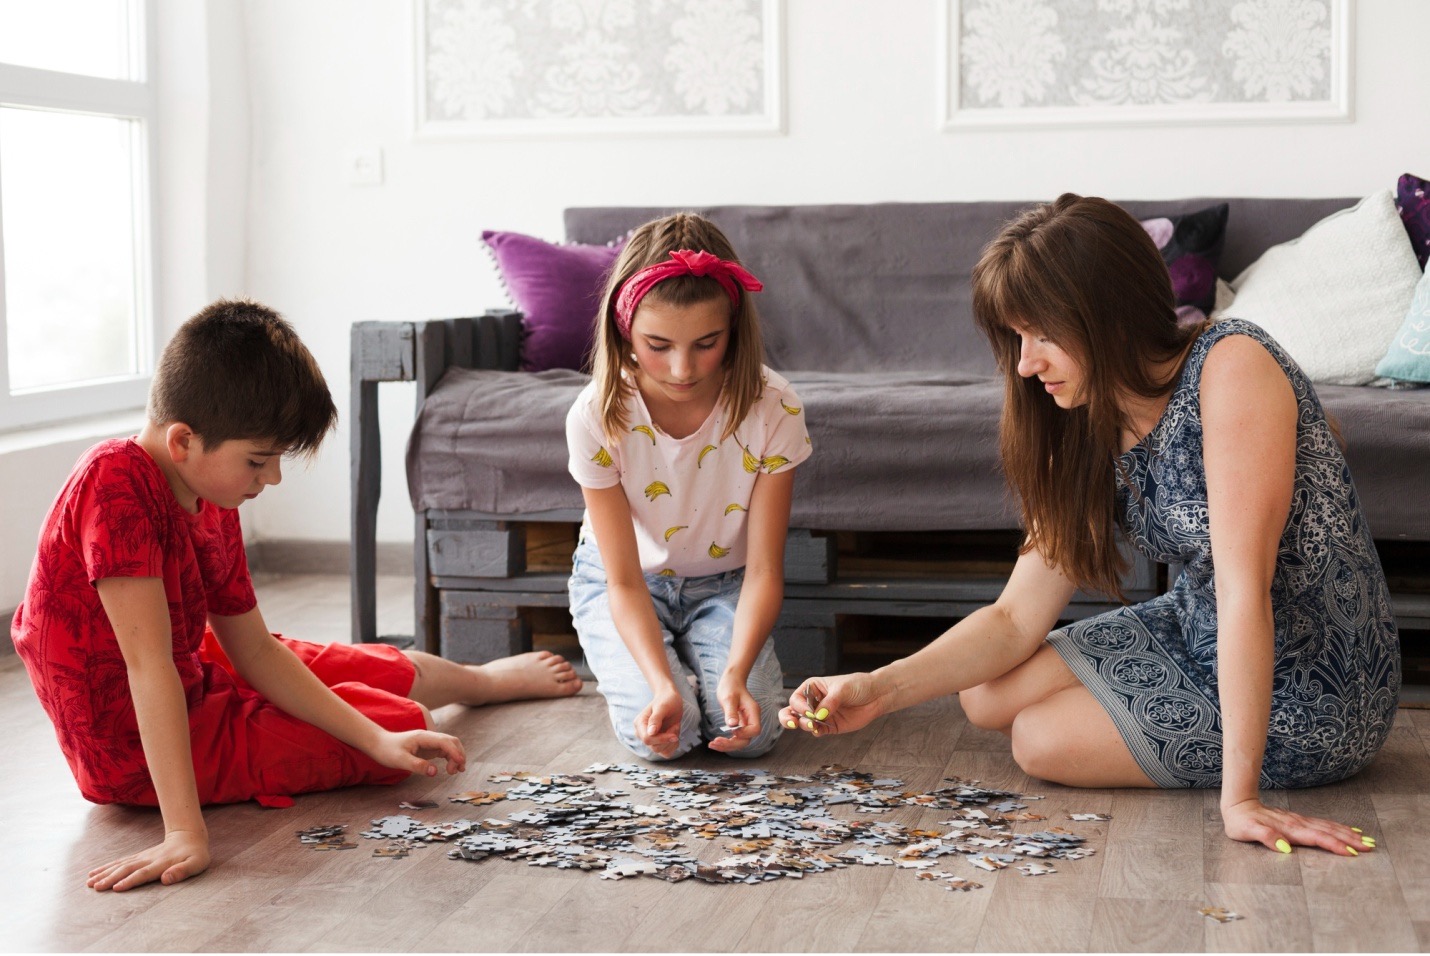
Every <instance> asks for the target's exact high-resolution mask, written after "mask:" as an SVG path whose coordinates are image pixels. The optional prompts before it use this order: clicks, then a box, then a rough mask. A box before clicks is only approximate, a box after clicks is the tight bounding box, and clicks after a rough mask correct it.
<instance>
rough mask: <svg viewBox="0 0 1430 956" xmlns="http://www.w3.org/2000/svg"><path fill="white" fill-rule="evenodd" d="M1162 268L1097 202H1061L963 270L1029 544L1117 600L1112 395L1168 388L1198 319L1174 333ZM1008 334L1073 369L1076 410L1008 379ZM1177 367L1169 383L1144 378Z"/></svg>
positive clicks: (1122, 424)
mask: <svg viewBox="0 0 1430 956" xmlns="http://www.w3.org/2000/svg"><path fill="white" fill-rule="evenodd" d="M1175 307H1176V300H1175V297H1174V296H1173V293H1172V282H1171V278H1170V276H1169V275H1168V274H1167V266H1166V265H1165V264H1164V263H1163V262H1162V256H1161V254H1160V253H1159V252H1158V251H1157V247H1156V245H1155V244H1154V243H1153V242H1152V240H1151V238H1150V237H1149V236H1148V235H1147V232H1146V230H1144V229H1143V228H1142V226H1141V224H1140V223H1138V221H1137V220H1136V219H1134V218H1132V216H1131V215H1129V214H1128V213H1127V212H1126V211H1125V210H1123V209H1122V208H1121V207H1120V206H1116V205H1114V204H1113V203H1110V202H1108V201H1107V200H1105V199H1097V198H1091V197H1088V198H1084V197H1082V196H1077V195H1074V194H1072V193H1064V194H1063V195H1062V196H1059V197H1058V199H1057V200H1056V201H1055V202H1051V203H1047V204H1045V205H1041V206H1037V207H1034V208H1032V209H1029V210H1028V211H1026V212H1024V213H1023V214H1022V215H1021V216H1019V217H1018V218H1017V219H1015V220H1014V221H1013V222H1011V223H1009V224H1008V225H1007V226H1006V227H1005V228H1004V229H1003V231H1002V233H1000V234H999V236H998V237H997V238H996V239H994V240H993V241H992V242H990V243H989V244H988V245H987V247H985V248H984V250H983V256H982V258H981V259H980V260H979V262H978V265H977V266H975V267H974V269H973V315H974V319H975V320H976V321H977V323H978V325H979V326H980V327H981V328H982V330H983V333H984V334H985V335H986V336H987V337H988V341H989V342H990V343H991V344H992V346H993V354H994V356H995V357H996V358H997V359H998V365H999V368H1001V369H1002V371H1003V373H1004V378H1005V385H1006V389H1005V400H1004V403H1003V417H1002V420H1001V422H1000V428H999V432H1000V445H1001V452H1002V459H1003V470H1004V472H1005V473H1006V474H1007V477H1008V481H1009V483H1010V484H1011V485H1012V486H1013V489H1014V491H1015V492H1016V494H1017V497H1018V499H1019V503H1020V504H1021V506H1022V511H1023V522H1024V526H1025V527H1026V528H1027V531H1028V537H1027V540H1026V541H1025V542H1024V544H1023V546H1022V548H1021V549H1020V550H1021V551H1022V552H1023V553H1026V552H1028V551H1029V550H1032V549H1033V548H1037V549H1038V550H1039V551H1040V552H1041V553H1042V554H1043V556H1044V557H1045V558H1046V559H1047V560H1048V561H1049V562H1051V563H1052V564H1053V565H1054V566H1056V567H1059V568H1061V569H1062V571H1063V572H1064V573H1065V574H1067V575H1068V577H1070V578H1071V579H1072V580H1073V581H1075V582H1076V583H1077V584H1078V585H1079V586H1081V587H1084V588H1088V589H1092V590H1097V591H1101V592H1103V593H1105V594H1109V595H1113V596H1116V597H1118V598H1122V596H1123V595H1122V589H1121V584H1120V580H1121V576H1122V573H1123V572H1124V571H1125V570H1126V567H1127V562H1126V559H1125V558H1123V557H1122V555H1121V554H1120V553H1119V552H1118V549H1117V540H1118V537H1119V532H1118V528H1117V520H1116V476H1117V473H1118V467H1119V466H1118V463H1117V459H1118V456H1119V454H1120V452H1121V447H1122V446H1121V437H1122V433H1123V431H1124V430H1125V429H1128V428H1129V427H1130V422H1129V420H1128V417H1127V414H1126V413H1125V412H1124V411H1123V397H1124V396H1126V395H1140V396H1142V397H1144V398H1152V397H1155V396H1158V395H1161V394H1164V393H1165V392H1166V390H1167V389H1168V388H1169V387H1171V385H1172V383H1173V382H1175V381H1176V380H1177V376H1178V375H1180V373H1181V366H1182V363H1183V362H1184V361H1185V356H1186V353H1187V350H1188V348H1189V347H1190V346H1191V344H1192V342H1193V341H1194V340H1195V339H1196V338H1197V336H1198V335H1200V334H1201V333H1202V332H1203V331H1204V330H1205V329H1206V327H1207V325H1208V324H1209V323H1207V322H1199V323H1195V324H1191V325H1178V323H1177V315H1176V311H1175ZM1013 327H1020V328H1023V329H1025V330H1027V331H1029V332H1032V333H1035V334H1037V335H1041V336H1045V337H1047V338H1048V339H1051V340H1052V341H1053V342H1054V343H1056V344H1057V345H1058V346H1059V347H1060V348H1062V349H1063V350H1064V351H1065V352H1067V353H1068V355H1069V356H1071V357H1072V358H1073V359H1074V360H1076V361H1077V362H1078V364H1079V365H1081V366H1082V370H1083V374H1084V383H1083V388H1084V389H1085V390H1086V391H1085V395H1086V399H1087V400H1086V402H1085V403H1084V404H1083V405H1082V406H1080V407H1078V408H1073V409H1069V410H1066V411H1065V410H1062V409H1060V408H1058V407H1057V405H1056V404H1055V403H1054V402H1053V400H1052V398H1051V397H1049V396H1048V395H1047V394H1046V392H1045V390H1044V389H1043V385H1042V383H1041V382H1040V381H1038V379H1037V378H1036V377H1033V378H1027V379H1025V378H1023V377H1022V376H1020V375H1019V374H1018V357H1019V339H1018V335H1017V333H1016V332H1014V331H1013ZM1174 359H1180V361H1178V362H1176V364H1175V365H1174V366H1173V367H1172V371H1171V373H1170V376H1169V377H1165V378H1164V377H1161V376H1159V375H1157V374H1156V372H1155V370H1156V369H1159V368H1161V367H1163V363H1167V362H1171V361H1172V360H1174Z"/></svg>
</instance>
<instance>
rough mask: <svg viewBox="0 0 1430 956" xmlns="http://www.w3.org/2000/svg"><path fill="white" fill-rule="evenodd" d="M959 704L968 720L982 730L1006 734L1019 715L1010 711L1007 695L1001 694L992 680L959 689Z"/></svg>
mask: <svg viewBox="0 0 1430 956" xmlns="http://www.w3.org/2000/svg"><path fill="white" fill-rule="evenodd" d="M958 704H959V706H960V707H962V708H963V716H965V717H967V718H968V722H969V723H970V724H972V725H973V726H975V727H978V728H980V729H981V730H997V731H1001V732H1002V733H1005V734H1006V733H1008V730H1009V728H1010V727H1011V726H1012V724H1013V719H1014V717H1016V716H1017V715H1016V714H1014V713H1010V712H1009V710H1008V702H1007V699H1006V696H1005V695H1002V694H999V693H998V691H997V690H996V689H995V688H994V687H993V686H992V682H991V681H990V682H988V683H984V684H979V685H977V686H976V687H969V688H968V689H966V690H961V691H959V692H958Z"/></svg>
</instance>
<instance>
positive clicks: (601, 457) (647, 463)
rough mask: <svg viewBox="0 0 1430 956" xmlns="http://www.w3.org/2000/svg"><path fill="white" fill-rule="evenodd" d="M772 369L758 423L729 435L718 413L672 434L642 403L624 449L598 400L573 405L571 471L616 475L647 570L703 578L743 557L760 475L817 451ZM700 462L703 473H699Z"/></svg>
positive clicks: (591, 479) (586, 477)
mask: <svg viewBox="0 0 1430 956" xmlns="http://www.w3.org/2000/svg"><path fill="white" fill-rule="evenodd" d="M762 373H763V374H762V375H761V379H760V384H761V385H762V386H763V387H764V393H763V395H762V396H761V397H760V399H759V400H757V402H756V406H755V407H753V408H752V409H751V412H750V417H749V418H748V419H747V420H746V421H745V422H744V423H742V424H741V426H740V428H739V429H738V430H737V431H731V432H729V433H727V432H726V431H725V430H724V428H723V422H722V421H721V418H722V415H721V413H720V411H719V410H718V409H717V410H716V411H714V412H713V413H712V414H710V415H709V417H708V418H707V421H706V423H705V424H703V425H702V426H701V428H700V429H699V430H698V431H697V432H696V433H695V434H693V435H689V436H686V437H682V438H680V439H676V438H672V437H671V436H669V435H667V434H665V433H664V432H662V431H661V429H660V427H659V426H657V425H656V424H655V420H654V419H653V418H652V417H651V415H650V411H649V409H648V407H647V406H646V405H645V403H644V400H643V399H641V398H638V399H636V401H635V404H634V405H633V406H632V407H631V411H632V412H633V413H634V414H633V417H631V418H628V419H627V422H626V425H625V427H626V429H627V431H626V437H627V438H628V439H629V440H628V441H627V442H626V443H625V444H622V445H616V444H611V443H610V442H609V441H608V440H606V439H605V438H604V437H603V434H602V429H601V424H600V422H599V416H598V415H596V414H595V413H594V409H595V407H596V404H595V401H594V397H593V396H592V395H589V394H586V393H583V394H585V395H586V397H585V399H583V401H584V404H582V405H580V406H579V407H577V406H573V411H572V413H571V415H568V439H569V442H570V447H571V452H572V455H571V459H570V461H569V463H568V468H569V470H570V471H571V473H572V474H573V476H575V477H576V479H577V481H578V483H580V484H582V485H585V486H587V487H608V486H609V485H610V483H611V482H612V481H613V477H612V476H613V473H614V474H615V475H616V476H618V478H619V483H620V484H621V485H622V486H624V488H625V493H626V495H627V500H629V501H630V502H631V513H632V517H633V518H634V519H635V522H636V526H637V529H636V530H637V536H638V542H639V550H640V553H641V558H642V564H643V565H644V567H645V568H646V573H647V574H660V575H662V576H664V577H677V578H678V577H680V576H682V575H687V574H689V575H700V574H706V573H714V571H715V570H717V569H718V570H725V569H727V568H729V567H730V566H731V565H732V564H735V563H736V562H739V561H742V560H743V556H744V553H745V548H746V531H747V528H746V525H747V522H748V521H749V520H750V512H751V511H752V510H753V509H752V507H751V505H750V497H749V496H750V494H751V489H752V487H753V485H754V484H755V482H756V481H757V480H758V477H759V475H761V474H762V473H763V474H781V473H784V472H787V471H793V470H794V468H795V466H796V465H797V464H798V463H799V462H801V461H803V460H804V458H805V457H806V456H807V455H808V454H809V446H810V445H812V444H813V443H812V442H810V440H809V433H808V430H807V428H806V420H805V419H806V416H805V415H804V408H803V405H804V402H802V401H801V400H800V398H799V396H798V395H797V394H796V393H795V391H794V390H793V389H792V388H791V387H790V386H789V384H788V382H787V381H786V380H785V379H784V378H783V377H782V376H780V375H779V374H778V373H777V372H773V371H771V370H769V369H763V370H762ZM578 421H579V425H580V428H579V430H578V429H577V427H576V425H577V422H578ZM637 434H639V435H643V436H645V437H646V438H648V439H650V443H649V444H647V443H646V442H644V441H641V440H640V439H639V438H637V437H636V435H637ZM587 436H589V439H588V440H587ZM687 439H688V440H687ZM726 439H729V441H728V442H727V441H726ZM578 441H580V444H577V442H578ZM578 448H579V449H580V451H579V452H578V451H577V449H578ZM706 459H709V461H708V462H707V460H706ZM692 460H693V464H694V465H695V468H697V469H701V470H700V471H694V470H692V469H691V464H692ZM707 464H709V466H710V467H708V468H706V467H705V466H706V465H707ZM642 479H643V480H642ZM638 495H640V496H643V497H644V499H645V500H644V502H642V501H641V497H638ZM664 498H669V499H670V500H669V501H664V500H662V499H664ZM717 525H718V527H717ZM702 541H704V542H705V547H703V548H702V547H701V545H700V542H702ZM706 569H709V570H706Z"/></svg>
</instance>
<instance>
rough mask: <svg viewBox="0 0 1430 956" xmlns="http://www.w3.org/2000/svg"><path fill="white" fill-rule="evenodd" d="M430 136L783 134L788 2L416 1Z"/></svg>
mask: <svg viewBox="0 0 1430 956" xmlns="http://www.w3.org/2000/svg"><path fill="white" fill-rule="evenodd" d="M413 4H414V17H413V23H414V31H413V33H414V35H413V53H414V55H413V76H414V107H415V124H414V125H415V135H416V138H417V139H419V140H431V139H469V138H478V137H493V136H497V137H502V136H505V137H526V136H546V135H559V136H570V135H582V134H594V135H603V134H641V133H672V132H673V133H782V132H784V36H783V33H784V9H783V7H784V0H720V2H718V3H712V2H709V0H544V2H541V3H532V2H529V0H413Z"/></svg>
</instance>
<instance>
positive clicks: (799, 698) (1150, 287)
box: [781, 194, 1400, 855]
mask: <svg viewBox="0 0 1430 956" xmlns="http://www.w3.org/2000/svg"><path fill="white" fill-rule="evenodd" d="M973 308H974V314H975V317H976V319H977V321H978V323H979V326H980V327H981V328H982V330H983V332H984V334H985V335H987V336H988V339H989V341H990V342H991V343H992V345H993V350H994V353H995V355H996V356H997V359H998V363H999V367H1000V368H1001V369H1002V370H1003V371H1004V373H1005V375H1006V377H1007V397H1006V402H1005V405H1004V410H1003V417H1002V422H1001V445H1002V449H1001V450H1002V457H1003V463H1004V469H1005V471H1006V472H1007V474H1008V477H1009V479H1010V481H1011V482H1012V485H1013V488H1014V490H1015V492H1016V494H1017V497H1018V499H1019V502H1020V505H1021V508H1022V512H1023V519H1024V526H1025V527H1026V528H1027V531H1028V533H1027V538H1026V540H1025V542H1024V544H1023V546H1022V548H1021V555H1020V557H1019V559H1018V561H1017V563H1016V565H1015V566H1014V568H1013V572H1012V574H1011V576H1010V578H1009V580H1008V584H1007V586H1006V587H1005V588H1004V590H1003V593H1002V594H1001V595H1000V596H999V598H998V600H997V601H996V602H994V603H993V604H992V605H990V606H989V607H986V608H982V609H980V610H978V611H977V612H975V613H973V614H971V615H969V616H968V617H967V618H965V619H963V620H962V621H960V622H959V623H958V624H957V625H955V626H954V627H953V628H951V629H950V630H949V631H948V632H946V633H945V634H943V635H942V636H941V637H939V638H938V639H937V640H936V641H934V642H933V643H931V644H930V645H929V646H927V647H925V648H924V649H922V650H920V651H919V652H917V653H915V654H913V655H911V656H909V657H907V658H905V659H903V660H899V661H896V662H894V663H892V664H890V665H888V666H887V667H882V668H880V669H878V670H876V671H875V672H873V673H872V674H849V675H844V676H840V677H830V678H814V679H811V680H809V681H806V682H805V684H804V685H802V686H801V687H800V689H799V690H798V691H796V692H795V693H794V695H793V696H792V698H791V702H790V706H789V707H787V708H786V709H785V710H784V712H782V713H781V720H782V721H783V722H784V723H785V726H787V727H792V728H794V727H798V728H799V729H803V730H805V731H808V732H811V733H814V734H817V735H818V734H827V733H843V732H847V731H851V730H855V729H857V728H859V727H862V726H864V725H865V724H867V723H868V722H869V721H870V720H872V719H873V718H875V717H877V716H879V715H881V714H885V713H889V712H891V711H895V710H899V709H901V708H903V707H908V706H911V705H913V704H917V703H921V702H923V701H925V700H929V699H931V698H933V697H937V696H940V695H943V694H949V693H955V692H957V693H959V694H960V702H961V704H962V706H963V709H964V712H965V713H966V715H967V717H968V719H969V720H970V721H972V722H973V723H974V724H975V725H977V726H980V727H985V728H991V729H997V730H1001V731H1003V732H1004V733H1007V734H1008V735H1009V736H1010V737H1011V740H1012V750H1013V757H1014V759H1015V760H1016V761H1017V762H1018V764H1019V766H1020V767H1022V768H1023V769H1024V770H1025V771H1026V772H1027V773H1029V774H1031V775H1033V776H1037V777H1041V778H1043V779H1046V780H1051V781H1055V782H1058V783H1062V784H1066V785H1069V786H1079V787H1212V786H1219V787H1221V809H1222V819H1223V824H1224V827H1225V830H1226V834H1227V836H1229V837H1231V838H1232V839H1235V840H1243V841H1250V842H1260V843H1263V844H1265V845H1266V846H1268V847H1271V848H1274V849H1277V850H1280V851H1281V852H1283V853H1290V852H1291V845H1292V844H1300V845H1305V846H1319V847H1323V848H1325V849H1327V850H1330V851H1331V852H1334V853H1339V854H1342V855H1354V854H1356V853H1357V852H1359V851H1360V850H1362V849H1365V848H1370V847H1372V846H1373V845H1374V841H1373V840H1371V839H1370V838H1369V837H1363V836H1362V835H1361V834H1360V833H1359V831H1358V830H1355V829H1354V828H1352V827H1349V826H1345V825H1342V824H1340V823H1335V822H1332V821H1329V820H1321V819H1314V818H1309V817H1303V816H1300V815H1298V814H1295V813H1291V812H1289V811H1287V810H1282V809H1278V808H1275V807H1268V806H1266V805H1264V804H1263V803H1262V802H1261V800H1260V798H1259V791H1260V790H1261V789H1262V788H1280V787H1308V786H1316V785H1319V784H1325V783H1330V782H1332V781H1335V780H1340V779H1343V778H1345V777H1348V776H1350V775H1351V774H1354V773H1356V772H1357V771H1358V770H1360V769H1361V768H1362V767H1364V766H1365V765H1366V764H1367V763H1369V762H1370V760H1371V759H1372V758H1373V757H1374V756H1375V754H1376V752H1377V751H1378V750H1379V749H1380V746H1381V745H1382V744H1383V743H1384V741H1385V738H1386V736H1387V734H1388V733H1389V731H1390V726H1391V722H1392V721H1393V719H1394V715H1395V706H1396V698H1397V695H1398V693H1399V690H1400V663H1399V660H1400V655H1399V645H1398V641H1397V635H1396V627H1395V619H1394V616H1393V614H1392V612H1391V608H1390V601H1389V596H1388V589H1387V586H1386V582H1385V576H1384V572H1383V571H1382V570H1381V567H1380V562H1379V559H1378V557H1377V555H1376V552H1375V548H1374V546H1373V544H1372V542H1371V536H1370V531H1369V529H1368V528H1367V527H1366V523H1365V519H1364V517H1363V516H1362V514H1361V510H1360V503H1359V500H1358V498H1357V497H1356V493H1355V488H1354V486H1353V485H1352V483H1351V480H1350V472H1349V471H1348V469H1347V467H1346V463H1345V459H1344V457H1343V456H1342V454H1341V451H1340V448H1339V445H1338V444H1337V441H1336V438H1335V435H1334V433H1333V429H1332V425H1331V424H1330V422H1329V421H1328V420H1327V417H1326V415H1325V413H1324V411H1323V410H1322V408H1321V405H1320V402H1319V400H1318V399H1317V397H1316V394H1315V391H1314V389H1312V387H1311V385H1310V383H1309V382H1308V381H1307V379H1306V377H1305V376H1304V375H1303V374H1302V372H1301V370H1300V369H1299V368H1298V367H1297V366H1296V364H1295V362H1294V361H1292V360H1291V358H1290V357H1289V356H1288V355H1287V354H1286V353H1285V352H1284V351H1283V350H1282V349H1281V348H1280V346H1278V345H1277V344H1276V343H1275V342H1274V341H1273V340H1272V339H1271V338H1270V337H1269V336H1268V335H1267V334H1266V333H1265V332H1263V331H1262V330H1261V329H1260V328H1258V327H1257V326H1255V325H1252V324H1251V323H1248V322H1244V321H1239V320H1229V321H1224V322H1220V323H1217V324H1215V325H1211V324H1209V323H1205V322H1204V323H1198V324H1195V325H1192V326H1179V325H1178V323H1177V319H1176V316H1175V313H1174V311H1173V310H1174V300H1173V295H1172V289H1171V283H1170V280H1169V278H1168V274H1167V269H1166V267H1165V265H1163V263H1162V260H1161V257H1160V256H1159V254H1158V252H1157V249H1156V248H1155V246H1154V245H1153V243H1152V241H1151V239H1150V238H1149V237H1148V236H1147V234H1146V233H1145V231H1144V230H1143V229H1142V227H1141V225H1140V224H1139V223H1138V222H1137V221H1136V220H1135V219H1133V218H1132V217H1131V216H1130V215H1128V214H1127V213H1126V212H1125V211H1123V210H1122V209H1120V208H1119V207H1117V206H1115V205H1113V204H1112V203H1109V202H1107V201H1106V200H1102V199H1095V198H1083V197H1080V196H1075V195H1072V194H1066V195H1063V196H1062V197H1060V198H1059V199H1058V200H1057V201H1056V202H1054V203H1051V204H1048V205H1043V206H1039V207H1036V208H1034V209H1032V210H1029V211H1028V212H1026V213H1024V214H1023V215H1022V216H1021V217H1020V218H1018V219H1017V220H1015V221H1014V222H1012V223H1011V224H1009V225H1008V226H1007V227H1006V228H1005V229H1004V230H1003V232H1002V233H1001V234H1000V235H999V236H998V238H997V239H995V240H994V241H993V242H992V243H990V244H989V245H988V247H987V248H986V249H985V250H984V253H983V256H982V259H981V260H980V261H979V263H978V265H977V267H976V268H975V269H974V272H973ZM1124 534H1125V535H1126V536H1127V537H1128V538H1129V539H1130V540H1131V542H1132V543H1133V544H1134V545H1135V546H1136V547H1137V548H1139V549H1140V550H1141V551H1143V552H1144V553H1146V554H1148V555H1149V556H1151V557H1153V558H1154V559H1156V560H1159V561H1164V562H1181V563H1182V564H1183V565H1184V566H1185V567H1184V570H1183V572H1182V574H1181V575H1180V576H1179V577H1178V578H1177V580H1176V582H1175V583H1174V585H1173V586H1172V589H1171V590H1170V591H1169V592H1168V593H1166V594H1163V595H1160V596H1158V597H1156V598H1154V599H1152V600H1151V601H1147V602H1146V603H1143V604H1138V605H1133V606H1125V607H1121V608H1118V609H1116V610H1114V611H1110V612H1108V613H1106V614H1101V615H1098V616H1096V617H1092V618H1088V619H1085V620H1082V621H1078V622H1076V623H1074V624H1071V625H1068V626H1066V627H1062V628H1057V629H1056V630H1055V629H1054V626H1055V625H1056V623H1057V621H1058V619H1059V617H1060V616H1061V615H1062V614H1063V611H1064V609H1065V607H1066V605H1067V603H1068V601H1069V599H1070V598H1071V597H1072V595H1073V593H1074V591H1075V590H1076V589H1078V588H1079V587H1084V588H1089V589H1094V590H1100V591H1103V592H1105V593H1108V594H1112V595H1116V596H1118V597H1120V596H1121V591H1120V588H1119V584H1118V582H1119V574H1120V572H1121V571H1122V570H1124V568H1125V565H1126V562H1125V559H1124V558H1123V557H1122V556H1121V555H1120V554H1119V552H1118V548H1117V544H1118V537H1119V536H1120V535H1124Z"/></svg>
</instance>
